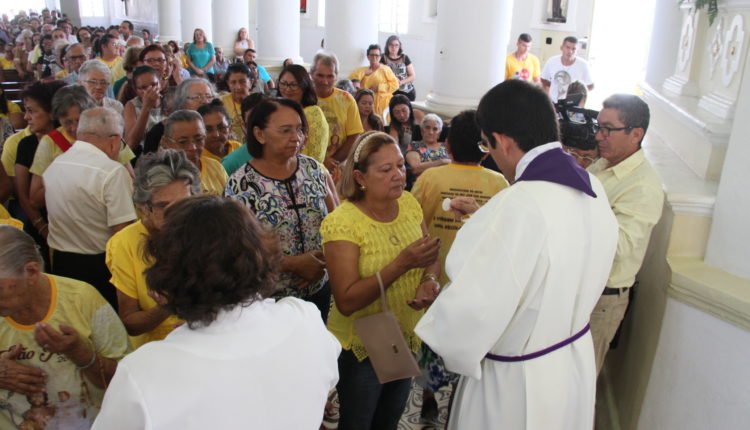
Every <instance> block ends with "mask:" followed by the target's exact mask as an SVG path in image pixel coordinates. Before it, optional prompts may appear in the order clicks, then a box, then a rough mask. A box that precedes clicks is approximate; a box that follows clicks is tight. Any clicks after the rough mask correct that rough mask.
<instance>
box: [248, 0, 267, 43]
mask: <svg viewBox="0 0 750 430" xmlns="http://www.w3.org/2000/svg"><path fill="white" fill-rule="evenodd" d="M259 1H263V0H247V11H248V17H247V21H248V25H249V27H248V28H247V31H248V32H249V34H250V38H251V39H253V40H254V41H255V46H256V47H257V46H258V2H259Z"/></svg>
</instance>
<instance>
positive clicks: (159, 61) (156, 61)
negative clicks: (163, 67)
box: [143, 58, 167, 64]
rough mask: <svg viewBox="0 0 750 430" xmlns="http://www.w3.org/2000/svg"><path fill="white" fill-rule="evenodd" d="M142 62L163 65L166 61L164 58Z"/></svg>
mask: <svg viewBox="0 0 750 430" xmlns="http://www.w3.org/2000/svg"><path fill="white" fill-rule="evenodd" d="M143 62H144V63H146V64H164V63H166V62H167V60H166V59H164V58H146V59H145V60H143Z"/></svg>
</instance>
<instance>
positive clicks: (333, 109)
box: [318, 88, 364, 155]
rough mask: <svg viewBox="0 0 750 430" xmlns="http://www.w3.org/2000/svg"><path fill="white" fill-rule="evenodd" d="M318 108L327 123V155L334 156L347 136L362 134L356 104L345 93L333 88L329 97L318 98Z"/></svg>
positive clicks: (362, 130) (352, 98) (350, 96)
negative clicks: (328, 139)
mask: <svg viewBox="0 0 750 430" xmlns="http://www.w3.org/2000/svg"><path fill="white" fill-rule="evenodd" d="M318 106H320V108H321V109H322V110H323V114H324V115H325V117H326V121H328V132H329V134H330V142H329V144H328V150H327V151H328V154H329V155H332V154H335V153H336V151H338V149H339V148H340V147H341V145H343V144H344V142H345V141H346V138H347V137H348V136H351V135H354V134H360V133H362V132H364V129H363V128H362V121H361V120H360V118H359V108H357V102H356V101H354V97H352V95H351V94H349V93H347V92H346V91H343V90H340V89H338V88H334V89H333V94H331V95H330V96H328V97H318Z"/></svg>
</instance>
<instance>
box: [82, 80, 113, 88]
mask: <svg viewBox="0 0 750 430" xmlns="http://www.w3.org/2000/svg"><path fill="white" fill-rule="evenodd" d="M83 82H85V83H87V84H89V85H91V86H92V87H108V86H109V82H107V81H97V80H96V79H88V80H85V81H83Z"/></svg>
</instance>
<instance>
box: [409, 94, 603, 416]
mask: <svg viewBox="0 0 750 430" xmlns="http://www.w3.org/2000/svg"><path fill="white" fill-rule="evenodd" d="M477 124H479V127H480V129H481V130H482V140H483V146H485V148H486V149H487V150H488V151H489V153H490V155H491V156H492V158H494V159H495V161H496V162H497V164H498V166H500V169H501V170H502V172H503V174H504V175H505V177H506V178H507V179H509V181H510V182H511V183H512V185H511V186H510V187H508V188H506V189H504V190H503V191H501V192H500V193H498V194H496V195H495V196H494V197H492V198H491V199H490V200H489V201H488V202H487V203H486V204H485V205H484V206H482V207H481V208H479V209H478V210H476V211H475V212H474V213H473V215H471V218H469V219H468V220H467V221H466V222H465V223H464V224H463V226H462V227H461V229H460V230H459V231H458V234H457V235H456V239H455V241H454V242H453V246H452V247H451V250H450V251H449V253H448V256H447V258H446V262H445V271H446V274H447V275H448V278H450V280H451V283H450V284H448V285H447V286H446V287H445V288H444V289H443V291H442V292H441V293H440V295H439V296H438V297H437V299H436V300H435V302H434V303H433V304H432V306H430V308H429V309H428V310H427V312H426V313H425V315H424V316H423V317H422V319H421V320H420V321H419V323H418V324H417V327H416V329H415V331H416V333H417V334H418V335H419V337H420V338H421V339H422V340H423V341H424V342H425V343H426V344H427V345H429V346H430V348H432V350H433V351H435V353H437V354H438V355H439V356H441V357H442V358H443V360H444V362H445V366H446V368H447V369H448V370H450V371H453V372H456V373H459V374H460V375H461V378H460V381H459V383H458V387H457V389H456V391H455V392H456V396H455V398H454V401H453V410H452V411H451V413H450V422H449V423H448V427H447V428H448V429H450V430H456V429H558V430H563V429H565V430H580V429H591V428H593V425H594V405H595V393H596V367H595V364H594V354H593V348H592V341H591V334H590V333H589V318H590V316H591V311H592V310H593V308H594V305H595V304H596V301H597V299H598V298H599V297H600V296H601V292H602V289H603V288H604V283H605V282H606V279H607V276H608V275H609V272H610V268H611V265H612V259H613V258H614V255H615V248H616V247H617V220H616V219H615V216H614V214H613V213H612V210H611V209H610V207H609V202H608V201H607V197H606V196H605V195H604V194H605V192H604V188H603V187H602V184H601V183H600V182H599V181H598V180H597V179H596V178H595V177H594V176H593V175H591V174H589V173H587V172H586V171H585V170H583V168H581V167H580V166H579V165H578V164H577V163H576V162H575V160H573V159H572V158H571V157H570V156H568V155H566V154H565V153H564V152H563V150H562V148H561V145H560V142H559V141H558V140H559V134H558V127H557V116H556V114H555V111H554V109H553V108H552V104H551V103H550V101H549V98H548V96H547V94H546V93H545V92H544V91H543V90H542V89H541V88H539V87H538V86H535V85H534V84H532V83H529V82H526V81H523V80H520V79H511V80H507V81H505V82H503V83H501V84H499V85H497V86H496V87H494V88H493V89H491V90H490V91H489V92H488V93H487V94H485V95H484V97H482V99H481V101H480V102H479V106H478V108H477ZM450 207H451V209H457V208H456V205H454V202H451V203H450Z"/></svg>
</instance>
